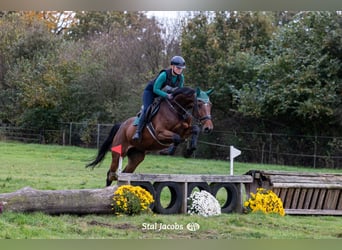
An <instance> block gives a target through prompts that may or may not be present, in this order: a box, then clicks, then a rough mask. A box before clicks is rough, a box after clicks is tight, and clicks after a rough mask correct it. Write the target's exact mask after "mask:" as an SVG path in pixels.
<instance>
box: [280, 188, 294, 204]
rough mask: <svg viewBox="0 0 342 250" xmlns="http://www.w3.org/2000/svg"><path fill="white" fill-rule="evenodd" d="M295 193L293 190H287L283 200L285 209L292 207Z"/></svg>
mask: <svg viewBox="0 0 342 250" xmlns="http://www.w3.org/2000/svg"><path fill="white" fill-rule="evenodd" d="M283 190H286V189H283ZM293 192H294V189H293V188H289V189H288V190H287V193H286V196H285V198H284V199H282V201H283V206H284V208H290V207H291V203H292V197H293ZM280 199H281V198H280Z"/></svg>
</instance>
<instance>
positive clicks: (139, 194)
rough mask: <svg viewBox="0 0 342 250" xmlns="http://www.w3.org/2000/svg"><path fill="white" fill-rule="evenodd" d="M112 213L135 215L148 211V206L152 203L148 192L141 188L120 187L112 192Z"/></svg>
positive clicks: (151, 197)
mask: <svg viewBox="0 0 342 250" xmlns="http://www.w3.org/2000/svg"><path fill="white" fill-rule="evenodd" d="M113 201H114V203H113V204H112V206H113V210H114V213H115V214H117V215H119V214H128V215H135V214H140V213H141V212H147V211H150V209H149V205H150V204H151V203H152V202H154V200H153V196H152V195H151V193H150V192H148V191H146V190H145V189H143V188H142V187H139V186H132V185H122V186H120V187H118V189H117V190H116V191H115V192H114V197H113Z"/></svg>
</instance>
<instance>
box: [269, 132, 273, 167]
mask: <svg viewBox="0 0 342 250" xmlns="http://www.w3.org/2000/svg"><path fill="white" fill-rule="evenodd" d="M272 137H273V135H272V133H270V145H269V149H268V152H269V153H268V164H271V163H272V162H271V159H272Z"/></svg>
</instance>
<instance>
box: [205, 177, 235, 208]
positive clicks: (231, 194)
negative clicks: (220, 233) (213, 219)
mask: <svg viewBox="0 0 342 250" xmlns="http://www.w3.org/2000/svg"><path fill="white" fill-rule="evenodd" d="M221 188H224V189H225V190H226V192H227V199H226V201H225V203H224V204H223V206H221V212H222V213H231V212H233V211H234V210H235V208H236V207H237V205H238V195H239V191H238V189H237V187H236V185H235V184H233V183H211V184H210V189H211V194H212V195H213V196H215V197H216V195H217V193H218V191H219V190H220V189H221Z"/></svg>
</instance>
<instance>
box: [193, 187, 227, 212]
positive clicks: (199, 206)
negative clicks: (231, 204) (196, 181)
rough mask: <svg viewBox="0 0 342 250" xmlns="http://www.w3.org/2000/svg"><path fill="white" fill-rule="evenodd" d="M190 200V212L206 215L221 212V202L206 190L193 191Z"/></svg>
mask: <svg viewBox="0 0 342 250" xmlns="http://www.w3.org/2000/svg"><path fill="white" fill-rule="evenodd" d="M188 201H189V203H188V214H199V215H202V216H205V217H208V216H213V215H220V214H221V206H220V204H219V202H218V201H217V199H216V198H215V197H214V196H213V195H212V194H210V193H208V192H207V191H205V190H202V191H201V192H194V193H192V194H191V195H190V197H189V198H188Z"/></svg>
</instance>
